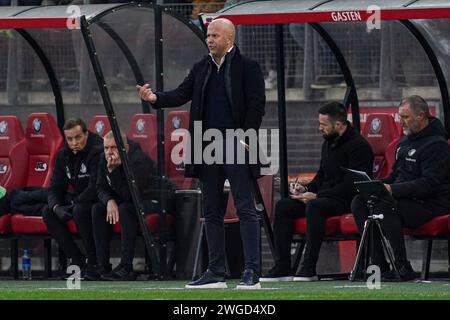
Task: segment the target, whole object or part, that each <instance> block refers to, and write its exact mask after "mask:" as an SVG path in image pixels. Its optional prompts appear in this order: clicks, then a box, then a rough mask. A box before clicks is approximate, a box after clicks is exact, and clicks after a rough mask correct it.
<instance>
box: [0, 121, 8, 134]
mask: <svg viewBox="0 0 450 320" xmlns="http://www.w3.org/2000/svg"><path fill="white" fill-rule="evenodd" d="M7 131H8V122H6V121H0V134H5V133H6V132H7Z"/></svg>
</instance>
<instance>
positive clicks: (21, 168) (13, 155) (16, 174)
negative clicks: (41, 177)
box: [0, 116, 28, 191]
mask: <svg viewBox="0 0 450 320" xmlns="http://www.w3.org/2000/svg"><path fill="white" fill-rule="evenodd" d="M25 152H26V149H25V134H24V132H23V129H22V125H21V124H20V121H19V119H18V118H17V117H16V116H0V186H3V187H5V188H6V190H8V191H10V190H12V189H14V188H19V187H22V186H24V185H25V183H26V168H27V167H28V165H27V163H26V161H27V157H24V153H25Z"/></svg>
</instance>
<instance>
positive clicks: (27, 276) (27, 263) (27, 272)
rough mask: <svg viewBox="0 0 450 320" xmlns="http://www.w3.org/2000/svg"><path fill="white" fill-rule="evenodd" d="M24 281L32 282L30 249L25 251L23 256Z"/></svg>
mask: <svg viewBox="0 0 450 320" xmlns="http://www.w3.org/2000/svg"><path fill="white" fill-rule="evenodd" d="M22 279H23V280H31V258H30V255H29V254H28V249H24V250H23V256H22Z"/></svg>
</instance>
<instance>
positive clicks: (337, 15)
mask: <svg viewBox="0 0 450 320" xmlns="http://www.w3.org/2000/svg"><path fill="white" fill-rule="evenodd" d="M331 19H333V21H335V22H348V21H362V19H361V14H360V13H359V12H358V11H334V12H332V13H331Z"/></svg>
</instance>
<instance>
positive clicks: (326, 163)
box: [306, 123, 374, 204]
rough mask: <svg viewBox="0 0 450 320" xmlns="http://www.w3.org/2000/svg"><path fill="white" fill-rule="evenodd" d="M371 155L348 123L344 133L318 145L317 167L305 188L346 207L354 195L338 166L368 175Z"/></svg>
mask: <svg viewBox="0 0 450 320" xmlns="http://www.w3.org/2000/svg"><path fill="white" fill-rule="evenodd" d="M373 159H374V156H373V152H372V148H371V147H370V145H369V143H368V142H367V141H366V140H365V139H364V138H363V137H362V136H361V135H360V134H359V133H358V132H357V131H356V130H355V129H354V128H353V127H352V126H351V124H350V123H348V127H347V130H346V131H345V132H344V134H343V135H342V136H340V137H338V138H336V139H334V140H332V141H328V140H325V141H324V143H323V145H322V158H321V160H320V168H319V171H318V172H317V174H316V176H315V178H314V179H313V180H312V181H311V182H310V183H309V184H307V185H306V187H307V188H308V190H309V191H312V192H314V193H317V197H318V198H333V199H336V200H341V201H343V202H347V203H348V204H350V202H351V200H352V199H353V197H354V196H355V195H356V192H357V191H356V188H355V186H354V184H353V179H352V178H351V177H350V176H349V175H347V174H345V172H344V170H342V167H345V168H350V169H354V170H359V171H364V172H366V173H367V174H368V175H371V174H372V168H373Z"/></svg>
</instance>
